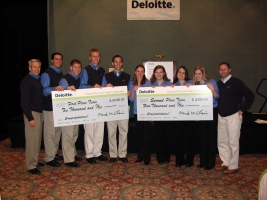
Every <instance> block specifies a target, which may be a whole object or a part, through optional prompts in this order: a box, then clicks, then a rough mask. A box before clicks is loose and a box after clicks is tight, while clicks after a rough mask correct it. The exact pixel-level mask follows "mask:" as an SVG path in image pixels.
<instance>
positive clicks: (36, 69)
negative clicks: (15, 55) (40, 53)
mask: <svg viewBox="0 0 267 200" xmlns="http://www.w3.org/2000/svg"><path fill="white" fill-rule="evenodd" d="M29 70H30V72H31V73H33V74H34V75H35V76H38V75H39V74H40V71H41V65H40V63H39V62H33V63H32V66H31V67H29Z"/></svg>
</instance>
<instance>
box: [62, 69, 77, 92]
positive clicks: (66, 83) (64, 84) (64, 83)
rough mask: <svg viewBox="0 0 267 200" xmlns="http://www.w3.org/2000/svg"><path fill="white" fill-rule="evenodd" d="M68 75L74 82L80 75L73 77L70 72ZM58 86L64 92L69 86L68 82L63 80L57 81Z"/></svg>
mask: <svg viewBox="0 0 267 200" xmlns="http://www.w3.org/2000/svg"><path fill="white" fill-rule="evenodd" d="M68 74H70V75H71V76H72V77H73V78H75V80H77V79H78V78H79V77H80V75H78V76H75V75H74V74H73V73H72V72H71V71H69V72H68ZM59 85H60V86H61V87H63V89H64V90H66V89H67V88H68V86H69V84H68V81H67V80H66V79H65V78H62V79H61V80H60V81H59ZM76 89H78V88H76Z"/></svg>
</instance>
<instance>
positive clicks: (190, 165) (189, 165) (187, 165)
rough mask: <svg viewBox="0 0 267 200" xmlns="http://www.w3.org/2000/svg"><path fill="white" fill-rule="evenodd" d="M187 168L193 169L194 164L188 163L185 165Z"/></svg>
mask: <svg viewBox="0 0 267 200" xmlns="http://www.w3.org/2000/svg"><path fill="white" fill-rule="evenodd" d="M185 166H186V167H192V166H193V164H189V163H187V164H185Z"/></svg>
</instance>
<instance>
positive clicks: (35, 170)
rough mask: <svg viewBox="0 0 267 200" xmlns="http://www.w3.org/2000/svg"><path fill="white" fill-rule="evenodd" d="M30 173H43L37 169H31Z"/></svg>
mask: <svg viewBox="0 0 267 200" xmlns="http://www.w3.org/2000/svg"><path fill="white" fill-rule="evenodd" d="M28 172H29V173H31V174H41V172H40V171H39V169H37V168H34V169H30V170H28Z"/></svg>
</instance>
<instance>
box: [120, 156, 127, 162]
mask: <svg viewBox="0 0 267 200" xmlns="http://www.w3.org/2000/svg"><path fill="white" fill-rule="evenodd" d="M119 160H120V161H121V162H123V163H128V159H127V158H126V157H123V158H119Z"/></svg>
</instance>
